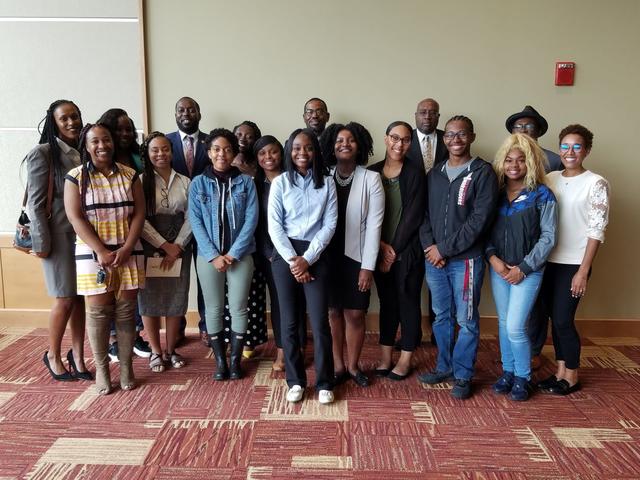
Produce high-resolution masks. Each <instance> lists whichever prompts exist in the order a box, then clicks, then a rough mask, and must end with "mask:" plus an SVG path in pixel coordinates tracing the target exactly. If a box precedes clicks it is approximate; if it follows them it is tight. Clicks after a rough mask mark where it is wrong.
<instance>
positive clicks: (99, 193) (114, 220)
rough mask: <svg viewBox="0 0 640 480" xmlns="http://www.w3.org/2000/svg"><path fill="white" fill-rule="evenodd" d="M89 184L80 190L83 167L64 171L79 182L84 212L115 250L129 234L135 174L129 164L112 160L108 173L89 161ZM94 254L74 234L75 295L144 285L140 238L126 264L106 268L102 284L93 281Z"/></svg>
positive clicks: (103, 239)
mask: <svg viewBox="0 0 640 480" xmlns="http://www.w3.org/2000/svg"><path fill="white" fill-rule="evenodd" d="M88 170H89V185H88V188H87V189H86V192H82V167H76V168H74V169H72V170H70V171H69V172H68V173H67V176H66V179H67V180H68V181H70V182H73V183H75V184H76V185H78V188H79V189H80V195H84V196H85V199H86V206H87V207H86V216H87V220H89V223H90V224H91V225H92V226H93V228H94V230H95V231H96V232H97V233H98V237H99V238H100V240H101V241H102V243H103V244H104V245H105V246H106V247H107V248H108V249H109V250H117V249H118V248H120V247H122V245H123V244H124V243H125V241H126V239H127V236H128V235H129V225H130V223H131V217H132V216H133V211H134V201H133V184H134V182H135V181H136V179H137V178H138V174H137V173H136V171H135V170H134V169H132V168H129V167H127V166H125V165H122V164H120V163H115V164H114V167H113V169H112V171H111V172H110V173H109V174H108V175H106V176H105V175H103V174H102V173H100V172H99V171H98V170H96V169H95V168H94V167H93V164H92V163H89V168H88ZM99 269H100V268H99V265H98V262H97V261H96V255H95V253H94V252H93V250H92V249H91V248H90V247H89V246H88V245H87V244H85V243H84V242H83V241H82V239H81V238H80V237H79V236H76V271H77V285H78V295H97V294H101V293H106V292H112V291H118V290H135V289H137V288H143V287H144V253H143V250H142V245H141V243H140V240H138V241H137V242H136V245H135V247H134V249H133V252H132V253H131V256H130V257H129V260H128V261H127V262H126V264H124V265H121V266H119V267H118V268H115V269H107V278H106V281H105V283H104V284H100V285H99V284H98V283H97V282H96V275H97V273H98V271H99Z"/></svg>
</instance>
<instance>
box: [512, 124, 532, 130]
mask: <svg viewBox="0 0 640 480" xmlns="http://www.w3.org/2000/svg"><path fill="white" fill-rule="evenodd" d="M536 127H537V125H536V124H535V123H516V124H515V125H514V126H513V130H518V131H520V130H535V129H536Z"/></svg>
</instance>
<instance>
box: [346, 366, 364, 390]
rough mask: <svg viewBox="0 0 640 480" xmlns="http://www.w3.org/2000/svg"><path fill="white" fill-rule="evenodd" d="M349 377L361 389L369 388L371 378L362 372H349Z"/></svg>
mask: <svg viewBox="0 0 640 480" xmlns="http://www.w3.org/2000/svg"><path fill="white" fill-rule="evenodd" d="M348 375H349V377H351V380H353V381H354V382H356V385H358V386H359V387H368V386H369V377H367V376H366V375H365V374H364V373H362V372H361V371H360V370H357V371H356V373H351V372H349V374H348Z"/></svg>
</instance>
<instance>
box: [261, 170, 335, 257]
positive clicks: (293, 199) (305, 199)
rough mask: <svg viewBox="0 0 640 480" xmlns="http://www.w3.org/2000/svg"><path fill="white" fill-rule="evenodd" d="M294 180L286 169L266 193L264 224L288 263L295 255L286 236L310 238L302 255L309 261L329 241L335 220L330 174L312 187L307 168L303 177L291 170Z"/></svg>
mask: <svg viewBox="0 0 640 480" xmlns="http://www.w3.org/2000/svg"><path fill="white" fill-rule="evenodd" d="M294 179H295V183H293V184H292V183H291V182H290V181H289V174H288V173H287V172H285V173H283V174H282V175H280V176H278V177H277V178H276V179H275V180H274V181H273V183H272V184H271V190H270V193H269V208H268V228H269V235H270V236H271V241H272V242H273V245H274V247H275V248H276V250H277V251H278V253H279V254H280V256H281V257H282V258H283V259H285V260H286V261H287V262H288V263H290V264H291V263H292V262H291V261H290V259H291V258H293V257H295V256H296V255H297V253H296V251H295V250H294V249H293V246H292V245H291V242H290V241H289V239H290V238H291V239H294V240H305V241H307V242H310V244H309V248H307V250H306V251H305V252H304V254H303V255H302V256H303V257H304V259H305V260H306V261H307V262H308V263H309V265H313V264H314V263H315V262H316V261H317V260H318V258H320V254H321V253H322V252H323V251H324V249H325V248H327V246H328V245H329V242H330V241H331V237H333V233H334V232H335V230H336V224H337V222H338V200H337V196H336V187H335V184H334V182H333V180H332V179H331V178H330V177H325V179H324V185H323V186H322V187H320V188H318V189H316V188H314V184H313V173H312V171H311V170H309V171H308V172H307V175H306V176H305V177H303V176H302V175H300V174H299V173H297V172H296V173H294Z"/></svg>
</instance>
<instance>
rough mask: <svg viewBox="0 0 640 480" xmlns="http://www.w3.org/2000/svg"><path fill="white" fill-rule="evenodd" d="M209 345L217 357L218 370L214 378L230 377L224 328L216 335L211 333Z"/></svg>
mask: <svg viewBox="0 0 640 480" xmlns="http://www.w3.org/2000/svg"><path fill="white" fill-rule="evenodd" d="M209 346H210V347H211V349H212V350H213V355H214V356H215V357H216V371H215V373H214V374H213V379H214V380H226V379H227V378H229V367H228V366H227V346H226V345H225V343H224V336H223V333H222V330H221V331H219V332H218V333H216V334H214V335H209Z"/></svg>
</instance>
